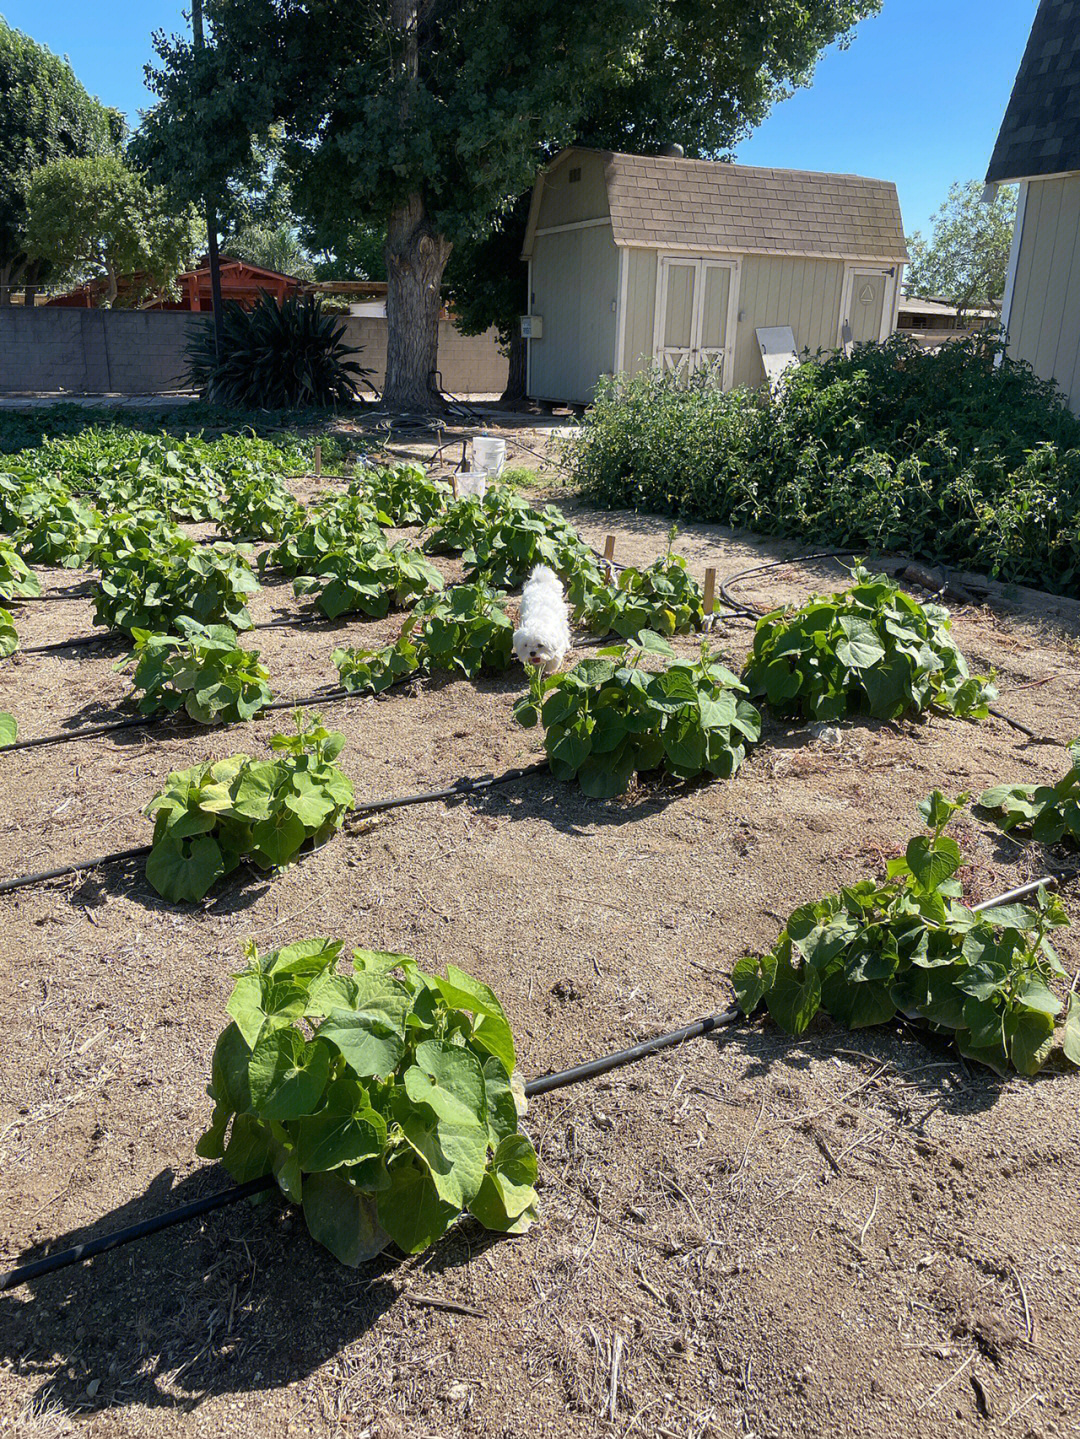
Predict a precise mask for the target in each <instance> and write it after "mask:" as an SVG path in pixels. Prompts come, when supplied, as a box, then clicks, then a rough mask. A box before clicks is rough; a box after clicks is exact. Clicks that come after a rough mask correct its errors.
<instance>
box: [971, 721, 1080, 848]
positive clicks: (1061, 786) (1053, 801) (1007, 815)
mask: <svg viewBox="0 0 1080 1439" xmlns="http://www.w3.org/2000/svg"><path fill="white" fill-rule="evenodd" d="M1067 750H1068V754H1069V759H1070V761H1071V763H1070V765H1069V768H1068V770H1066V772H1065V774H1063V775H1062V777H1061V779H1059V780H1058V782H1057V784H1039V785H1034V784H999V785H995V786H994V787H993V788H992V789H985V790H983V792H982V794H981V795H980V796H979V807H980V808H981V809H989V810H993V811H994V812H995V817H996V820H997V823H998V824H999V825H1000V826H1001V828H1002V829H1003V830H1005V832H1006V833H1007V834H1008V833H1012V832H1013V831H1014V830H1015V831H1019V832H1020V833H1022V834H1024V835H1025V836H1030V838H1031V839H1034V840H1037V841H1038V842H1039V843H1040V844H1057V843H1058V841H1059V840H1062V839H1069V840H1071V841H1072V843H1073V844H1080V739H1074V740H1073V741H1072V743H1071V744H1069V745H1068V746H1067Z"/></svg>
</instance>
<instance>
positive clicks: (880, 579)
mask: <svg viewBox="0 0 1080 1439" xmlns="http://www.w3.org/2000/svg"><path fill="white" fill-rule="evenodd" d="M853 577H854V580H855V583H854V585H852V586H851V588H850V589H847V590H841V591H840V592H839V593H836V594H832V595H815V596H814V597H813V598H812V599H811V600H810V601H809V602H808V603H807V604H805V605H803V606H801V607H800V608H799V609H797V610H794V611H790V612H786V611H784V610H773V611H772V612H771V613H770V614H767V615H765V616H763V618H762V619H760V620H759V621H758V624H757V628H756V629H755V631H754V646H753V649H752V651H751V653H750V657H749V659H748V660H747V662H746V667H745V669H744V670H743V679H744V680H745V681H746V684H747V685H748V687H749V689H750V693H751V694H753V695H764V696H765V697H766V699H767V700H768V701H769V703H770V704H771V705H772V706H773V707H774V708H776V709H777V710H779V711H780V712H781V713H784V714H798V715H802V716H804V717H813V718H814V719H819V720H834V719H839V718H840V717H841V716H842V715H844V714H846V713H847V712H848V710H850V709H864V710H866V711H867V713H869V714H871V715H874V716H875V717H876V718H878V719H897V718H899V716H900V715H903V714H911V713H913V714H921V713H922V712H923V711H924V710H927V709H936V710H942V711H944V712H945V713H947V714H951V715H957V716H963V717H964V718H968V719H981V718H983V717H984V716H985V715H986V714H987V713H988V706H989V703H990V701H991V700H993V699H994V698H996V695H997V691H996V690H995V689H994V686H993V684H992V682H991V681H990V680H989V679H984V678H982V677H981V676H977V675H975V676H973V675H971V674H970V673H969V671H968V667H967V663H966V661H965V659H964V657H963V655H962V654H961V653H960V651H959V649H958V648H957V646H956V642H955V640H954V639H953V637H952V635H951V633H950V627H951V624H950V620H949V612H948V610H946V609H944V608H943V607H942V606H941V605H920V604H919V603H918V601H917V600H914V599H912V597H911V596H910V595H908V594H905V593H904V591H903V590H901V589H900V588H899V587H898V586H897V585H895V584H894V583H893V582H892V581H891V580H889V579H888V578H887V577H886V576H885V575H871V574H870V573H869V572H868V571H867V570H865V569H863V568H861V567H859V568H857V569H856V570H854V571H853Z"/></svg>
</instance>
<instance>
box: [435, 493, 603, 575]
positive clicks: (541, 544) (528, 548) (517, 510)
mask: <svg viewBox="0 0 1080 1439" xmlns="http://www.w3.org/2000/svg"><path fill="white" fill-rule="evenodd" d="M487 500H488V496H487V495H485V496H484V499H483V501H482V502H481V510H480V514H481V515H482V516H483V517H484V518H487V519H488V523H487V525H486V526H483V527H482V528H480V529H479V530H478V532H477V533H476V535H475V537H474V538H473V540H472V542H471V543H470V545H469V546H468V548H467V549H466V550H465V552H464V554H463V555H462V561H463V563H464V565H465V573H466V575H467V577H468V578H469V579H470V580H475V579H480V580H483V581H485V582H486V583H487V584H489V585H492V586H493V587H494V588H496V589H503V590H512V589H516V588H517V587H518V586H519V585H522V584H524V582H525V580H526V579H527V578H528V577H529V574H530V573H531V571H532V570H533V568H534V567H535V566H536V565H550V567H551V568H552V569H553V570H554V571H555V573H556V574H558V575H563V576H570V575H574V576H578V577H579V578H581V577H584V576H586V575H587V576H588V577H589V578H590V579H591V580H592V581H593V582H594V583H597V584H599V583H600V582H601V574H600V568H599V565H598V564H597V560H596V556H595V555H594V554H593V552H592V550H590V549H589V547H588V545H586V544H585V543H584V541H582V540H581V539H580V538H579V537H578V533H577V531H576V530H575V529H574V527H573V525H571V524H570V523H569V522H568V521H567V520H566V519H565V518H564V517H563V515H562V513H561V511H559V510H558V509H556V508H555V506H554V505H545V506H544V508H543V509H542V510H537V509H534V508H533V506H532V505H530V504H529V503H528V502H527V501H525V500H523V499H521V498H520V497H519V496H517V495H512V494H506V493H502V494H500V497H499V499H498V502H497V504H495V505H493V506H491V507H490V508H489V507H488V505H487Z"/></svg>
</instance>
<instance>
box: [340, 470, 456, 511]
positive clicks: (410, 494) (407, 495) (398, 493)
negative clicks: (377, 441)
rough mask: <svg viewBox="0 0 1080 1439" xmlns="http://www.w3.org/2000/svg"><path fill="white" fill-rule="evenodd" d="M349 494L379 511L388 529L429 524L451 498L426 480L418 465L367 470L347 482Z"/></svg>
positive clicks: (446, 489) (444, 489)
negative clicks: (394, 526)
mask: <svg viewBox="0 0 1080 1439" xmlns="http://www.w3.org/2000/svg"><path fill="white" fill-rule="evenodd" d="M349 494H350V495H358V496H359V497H360V498H361V499H362V500H365V501H366V502H367V503H368V504H370V505H372V506H373V507H374V508H375V509H376V510H378V511H380V513H381V514H383V515H385V516H386V519H387V523H388V524H390V525H427V524H430V523H431V521H432V520H434V519H436V518H437V517H438V516H439V515H441V514H442V513H443V512H444V510H445V509H446V507H447V505H448V504H449V502H450V500H451V499H452V498H453V496H452V492H451V490H450V487H449V486H448V485H444V484H441V483H439V482H438V481H436V480H429V479H428V477H427V474H426V473H425V471H424V470H423V468H422V467H421V466H420V465H389V466H386V467H380V468H375V467H369V468H366V469H364V470H362V471H361V472H360V473H359V474H358V475H357V477H356V478H355V479H354V480H352V481H351V482H350V484H349Z"/></svg>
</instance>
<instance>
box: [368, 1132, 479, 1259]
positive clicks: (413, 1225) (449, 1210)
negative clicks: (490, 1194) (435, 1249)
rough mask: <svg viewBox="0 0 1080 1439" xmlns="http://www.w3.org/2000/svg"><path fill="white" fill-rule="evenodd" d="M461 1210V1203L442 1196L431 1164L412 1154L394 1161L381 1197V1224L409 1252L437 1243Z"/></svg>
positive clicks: (405, 1251) (400, 1246)
mask: <svg viewBox="0 0 1080 1439" xmlns="http://www.w3.org/2000/svg"><path fill="white" fill-rule="evenodd" d="M460 1212H461V1205H459V1204H454V1203H448V1202H447V1201H446V1200H445V1199H442V1198H441V1197H440V1194H439V1190H438V1188H437V1187H436V1185H435V1181H434V1179H433V1178H432V1175H431V1171H430V1170H429V1169H428V1167H427V1165H426V1164H425V1163H424V1162H423V1161H422V1160H421V1159H419V1158H413V1157H411V1156H410V1157H408V1158H404V1159H401V1160H398V1161H396V1162H395V1163H394V1165H393V1167H392V1168H391V1170H390V1187H389V1188H388V1189H386V1190H384V1191H383V1192H382V1193H380V1194H379V1196H378V1217H379V1223H380V1224H381V1225H382V1227H383V1229H384V1230H385V1231H386V1233H387V1234H388V1235H389V1236H390V1238H391V1239H392V1240H393V1241H394V1243H395V1244H396V1245H397V1247H398V1248H399V1249H401V1250H403V1251H404V1253H406V1254H419V1252H420V1251H421V1250H422V1249H427V1248H428V1246H429V1245H431V1244H434V1243H435V1241H436V1239H439V1238H440V1237H441V1236H442V1235H443V1234H445V1233H446V1231H447V1229H448V1228H449V1226H450V1225H451V1224H452V1223H453V1222H454V1220H455V1219H456V1218H457V1217H458V1215H459V1213H460Z"/></svg>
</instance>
